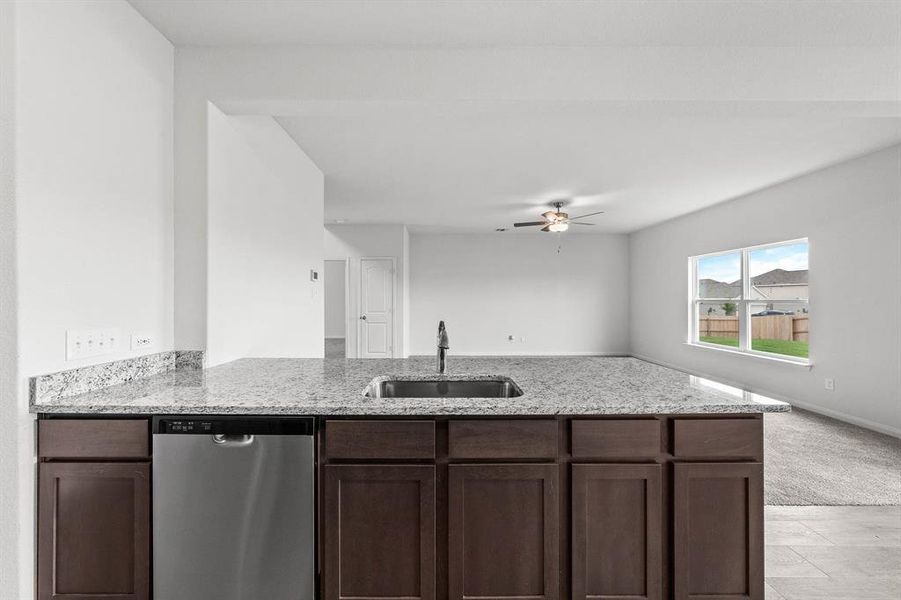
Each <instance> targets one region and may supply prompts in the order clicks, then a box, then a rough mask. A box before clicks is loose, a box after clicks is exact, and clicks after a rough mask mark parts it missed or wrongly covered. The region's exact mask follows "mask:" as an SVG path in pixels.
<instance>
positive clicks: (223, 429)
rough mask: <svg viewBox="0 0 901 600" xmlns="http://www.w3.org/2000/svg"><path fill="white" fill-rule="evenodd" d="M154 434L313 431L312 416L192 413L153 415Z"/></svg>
mask: <svg viewBox="0 0 901 600" xmlns="http://www.w3.org/2000/svg"><path fill="white" fill-rule="evenodd" d="M152 426H153V433H154V434H155V435H172V434H175V435H178V434H182V435H216V434H224V435H313V434H314V433H315V431H316V420H315V419H314V418H313V417H280V418H278V419H273V418H267V417H230V416H222V417H199V416H198V417H192V416H186V417H182V416H172V417H170V416H166V417H154V418H153V424H152Z"/></svg>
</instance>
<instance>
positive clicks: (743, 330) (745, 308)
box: [687, 238, 812, 366]
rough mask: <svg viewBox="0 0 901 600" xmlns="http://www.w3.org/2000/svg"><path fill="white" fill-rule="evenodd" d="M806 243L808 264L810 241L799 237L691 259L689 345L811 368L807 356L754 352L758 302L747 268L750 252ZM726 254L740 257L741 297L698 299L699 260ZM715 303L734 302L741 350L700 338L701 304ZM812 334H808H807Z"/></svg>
mask: <svg viewBox="0 0 901 600" xmlns="http://www.w3.org/2000/svg"><path fill="white" fill-rule="evenodd" d="M802 242H803V243H806V244H807V247H808V261H809V260H810V256H809V252H810V241H809V240H808V238H798V239H794V240H785V241H781V242H773V243H769V244H759V245H757V246H747V247H745V248H735V249H733V250H723V251H721V252H710V253H708V254H699V255H697V256H691V257H689V259H688V288H689V291H688V342H687V343H688V344H689V345H692V346H699V347H702V348H710V349H713V350H719V351H722V352H731V353H733V354H744V355H748V356H754V357H758V358H765V359H770V360H776V361H780V362H789V363H796V364H800V365H808V366H809V365H811V364H812V363H811V357H810V355H809V353H808V356H807V358H803V357H800V356H788V355H785V354H777V353H775V352H763V351H760V350H754V349H753V348H752V347H751V346H752V341H751V340H752V333H751V327H750V325H751V305H752V304H759V303H760V300H759V299H754V298H751V297H750V296H751V278H750V276H749V275H750V272H749V269H748V261H749V257H750V255H751V252H754V251H756V250H763V249H766V248H774V247H777V246H789V245H791V244H799V243H802ZM727 254H739V256H740V261H739V262H740V270H741V298H699V297H698V287H699V286H698V261H699V260H701V259H705V258H711V257H715V256H725V255H727ZM716 302H723V303H725V302H731V303H734V304H735V307H736V308H735V313H736V316H737V317H738V347H734V346H723V345H720V344H711V343H709V342H703V341H701V340H700V337H699V335H698V331H699V325H700V317H701V315H700V306H701V304H710V303H716ZM797 303H798V300H770V301H769V302H768V304H774V305H778V304H797ZM807 310H808V313H809V312H810V298H808V299H807ZM808 335H809V334H808Z"/></svg>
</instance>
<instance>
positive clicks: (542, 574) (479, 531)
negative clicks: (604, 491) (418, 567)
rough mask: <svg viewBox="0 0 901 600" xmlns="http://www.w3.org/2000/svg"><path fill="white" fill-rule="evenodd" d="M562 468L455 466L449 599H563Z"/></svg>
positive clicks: (452, 468)
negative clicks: (559, 503)
mask: <svg viewBox="0 0 901 600" xmlns="http://www.w3.org/2000/svg"><path fill="white" fill-rule="evenodd" d="M558 469H559V467H558V466H557V465H543V464H542V465H539V464H529V465H451V466H450V467H449V476H448V483H449V497H448V542H449V551H448V562H449V565H448V576H449V581H448V585H449V588H450V590H449V591H450V594H449V597H450V600H463V598H466V599H467V600H473V599H477V598H491V599H492V600H502V599H522V598H529V599H530V600H539V599H541V600H555V599H556V598H557V597H558V595H559V573H558V564H559V558H560V557H559V554H560V545H559V541H558V540H559V526H560V524H559V518H558V513H559V509H558V490H557V480H558Z"/></svg>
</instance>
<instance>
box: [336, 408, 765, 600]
mask: <svg viewBox="0 0 901 600" xmlns="http://www.w3.org/2000/svg"><path fill="white" fill-rule="evenodd" d="M761 422H762V419H761V417H760V416H759V415H716V416H711V417H706V416H704V415H680V416H666V415H658V416H647V415H638V416H623V417H596V418H587V417H586V418H578V417H558V418H532V419H528V418H498V419H484V418H480V419H465V418H460V417H446V418H438V417H436V418H434V419H431V420H426V419H424V418H423V417H417V418H416V419H415V420H414V419H410V420H407V421H404V420H402V419H401V420H398V419H396V418H394V419H391V420H387V419H386V420H384V421H380V420H378V419H371V418H370V419H367V420H365V421H356V420H354V419H346V420H340V419H334V420H330V421H327V422H326V425H325V427H324V430H323V436H324V439H323V440H322V443H321V444H320V447H321V448H323V456H322V461H323V466H322V469H321V474H322V477H323V482H324V485H325V489H324V495H323V500H322V504H323V505H322V512H323V515H324V516H323V518H322V521H321V524H322V529H323V531H322V539H323V540H324V547H323V552H324V558H323V563H322V565H323V571H322V581H323V590H324V600H349V599H350V598H351V597H355V598H357V599H359V598H362V597H365V598H373V597H380V598H391V599H397V598H400V597H404V598H426V597H427V595H428V594H430V593H433V594H434V597H435V598H436V600H489V599H490V600H562V599H569V600H672V599H674V598H675V599H678V600H700V599H702V598H703V599H704V600H713V599H717V600H725V599H729V600H763V595H762V594H763V534H762V523H763V505H762V493H761V485H762V470H761V464H762V463H761V462H760V461H761V460H762V444H761V442H762V427H761ZM354 423H357V424H354ZM382 424H384V427H385V432H386V434H387V435H388V438H390V437H391V436H395V437H397V436H398V435H399V432H400V434H402V436H403V437H404V443H403V444H399V445H397V446H393V447H391V448H386V447H384V444H382V443H381V441H382V438H380V436H379V430H380V427H381V425H382ZM330 431H331V432H334V433H335V434H336V436H335V438H336V439H332V440H329V432H330ZM351 431H356V435H361V436H363V439H357V438H356V435H355V436H354V437H349V436H348V432H351ZM388 438H386V439H388ZM330 449H335V450H334V452H331V451H330ZM354 463H363V464H354ZM374 463H378V464H374ZM430 482H434V488H432V487H429V486H430V485H431V483H430ZM427 490H429V491H431V492H433V493H434V495H433V496H432V495H429V491H427ZM429 507H432V508H433V509H434V511H435V512H434V513H429V512H428V508H429ZM433 523H434V525H435V527H433ZM387 539H391V540H395V543H393V544H390V548H389V544H387V542H385V540H387ZM361 544H362V546H361ZM420 584H421V585H420Z"/></svg>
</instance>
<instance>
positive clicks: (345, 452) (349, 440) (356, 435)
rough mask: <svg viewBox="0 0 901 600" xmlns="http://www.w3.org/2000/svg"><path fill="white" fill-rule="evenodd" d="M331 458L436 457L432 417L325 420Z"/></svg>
mask: <svg viewBox="0 0 901 600" xmlns="http://www.w3.org/2000/svg"><path fill="white" fill-rule="evenodd" d="M325 454H326V456H328V458H331V459H339V460H340V459H370V458H371V459H395V458H397V459H400V458H408V459H431V458H435V422H434V421H326V422H325Z"/></svg>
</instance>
